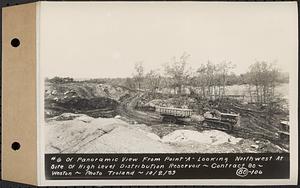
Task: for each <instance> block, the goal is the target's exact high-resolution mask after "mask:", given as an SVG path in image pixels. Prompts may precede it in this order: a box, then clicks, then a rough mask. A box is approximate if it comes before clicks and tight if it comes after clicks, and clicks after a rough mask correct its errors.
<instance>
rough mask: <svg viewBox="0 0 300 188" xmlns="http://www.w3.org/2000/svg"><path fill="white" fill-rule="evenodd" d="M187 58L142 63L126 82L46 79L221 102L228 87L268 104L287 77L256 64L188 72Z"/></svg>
mask: <svg viewBox="0 0 300 188" xmlns="http://www.w3.org/2000/svg"><path fill="white" fill-rule="evenodd" d="M189 57H190V55H189V54H187V53H184V54H182V55H181V56H180V57H172V58H171V59H170V60H169V62H166V63H164V64H162V66H161V69H157V70H150V71H147V72H146V71H145V67H144V64H143V62H142V61H139V62H137V63H135V65H134V67H133V69H134V71H133V74H132V76H131V77H127V78H97V79H90V80H84V81H76V80H74V79H73V78H70V77H66V78H61V77H54V78H51V79H49V78H46V81H47V82H51V83H55V84H63V83H71V82H91V83H98V84H99V83H101V84H112V85H119V86H123V87H126V88H128V89H131V90H142V91H147V92H150V93H153V94H155V93H157V92H159V91H161V90H162V89H169V90H173V92H175V94H176V95H182V94H184V93H185V90H186V89H188V90H189V92H190V94H195V95H197V97H200V98H208V99H211V98H215V97H217V98H222V97H224V96H226V87H228V86H230V85H246V86H247V87H248V91H249V92H248V93H249V95H250V98H251V101H255V102H256V103H260V104H263V103H270V102H273V101H274V100H275V99H276V94H275V88H276V86H278V85H279V84H281V83H288V82H289V77H288V74H287V73H283V72H281V71H280V70H279V69H278V68H277V67H276V65H275V64H272V63H268V62H265V61H256V62H254V63H253V64H252V65H250V66H249V68H248V71H247V72H246V73H244V74H240V75H237V74H235V73H234V72H233V70H234V69H235V67H236V65H235V64H233V63H232V62H230V61H223V62H220V63H213V62H211V61H207V62H206V63H199V67H198V68H196V69H191V68H190V67H189V64H188V60H189Z"/></svg>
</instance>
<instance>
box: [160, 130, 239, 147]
mask: <svg viewBox="0 0 300 188" xmlns="http://www.w3.org/2000/svg"><path fill="white" fill-rule="evenodd" d="M240 140H242V139H241V138H235V137H233V136H230V135H229V134H227V133H225V132H222V131H218V130H209V131H202V132H198V131H191V130H176V131H174V132H172V133H171V134H168V135H166V136H164V137H163V138H162V141H163V142H166V143H180V142H187V141H195V142H198V143H202V144H212V145H218V144H223V143H230V144H237V143H238V142H239V141H240Z"/></svg>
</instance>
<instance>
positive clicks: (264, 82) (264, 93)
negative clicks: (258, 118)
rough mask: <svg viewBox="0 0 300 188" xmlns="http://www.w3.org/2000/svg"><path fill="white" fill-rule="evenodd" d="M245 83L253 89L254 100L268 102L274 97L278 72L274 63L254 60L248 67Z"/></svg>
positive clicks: (260, 102) (261, 102)
mask: <svg viewBox="0 0 300 188" xmlns="http://www.w3.org/2000/svg"><path fill="white" fill-rule="evenodd" d="M247 75H248V76H247V78H248V79H247V83H248V84H249V85H252V86H253V87H254V89H255V95H256V102H257V103H259V104H263V103H270V102H272V100H274V97H275V87H276V86H277V85H278V80H279V76H280V72H279V70H278V68H276V66H275V65H274V64H269V63H267V62H264V61H262V62H256V63H254V64H252V65H251V66H250V67H249V72H248V73H247Z"/></svg>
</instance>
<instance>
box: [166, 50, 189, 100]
mask: <svg viewBox="0 0 300 188" xmlns="http://www.w3.org/2000/svg"><path fill="white" fill-rule="evenodd" d="M189 56H190V55H189V54H186V53H184V54H183V55H182V56H181V57H180V58H178V59H177V58H176V57H173V58H172V59H171V62H169V63H167V64H165V66H164V69H165V73H166V75H167V76H168V77H170V78H171V79H172V84H171V87H173V88H174V89H176V88H178V93H179V94H181V93H182V87H183V86H184V85H185V84H186V80H187V79H188V77H189V72H188V70H187V59H188V57H189Z"/></svg>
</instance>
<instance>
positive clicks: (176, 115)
mask: <svg viewBox="0 0 300 188" xmlns="http://www.w3.org/2000/svg"><path fill="white" fill-rule="evenodd" d="M155 111H156V112H157V113H159V114H160V115H161V116H162V120H163V121H164V122H168V123H180V122H186V121H190V117H191V115H192V114H193V110H191V109H183V108H173V107H160V106H156V107H155Z"/></svg>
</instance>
